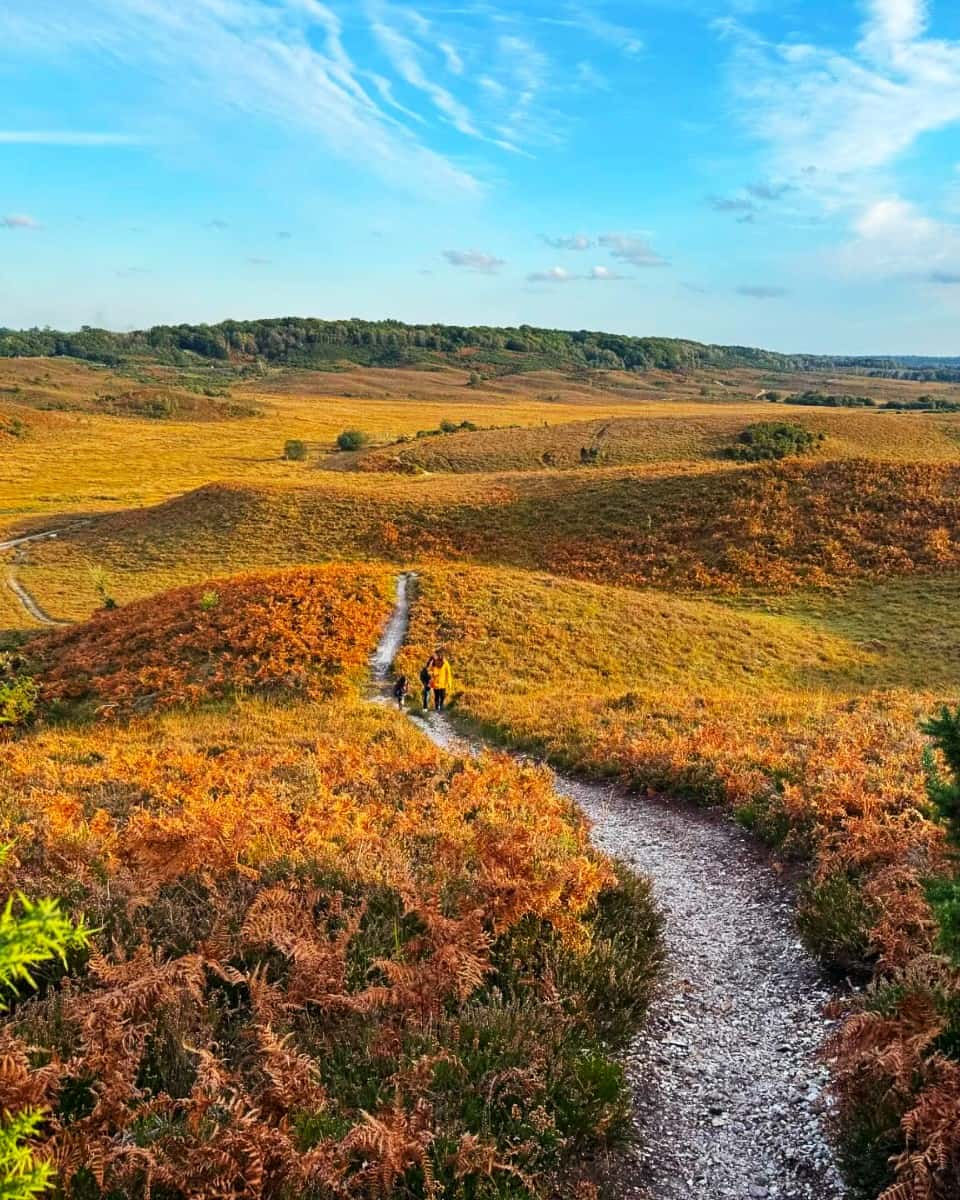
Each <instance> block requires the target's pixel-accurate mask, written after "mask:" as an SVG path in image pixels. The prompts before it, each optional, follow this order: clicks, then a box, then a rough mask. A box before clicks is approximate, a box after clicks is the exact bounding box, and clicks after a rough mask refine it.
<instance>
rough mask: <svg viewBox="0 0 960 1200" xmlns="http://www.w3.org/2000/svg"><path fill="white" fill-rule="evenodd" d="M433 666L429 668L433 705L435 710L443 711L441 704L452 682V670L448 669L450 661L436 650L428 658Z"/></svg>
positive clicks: (442, 704) (441, 652)
mask: <svg viewBox="0 0 960 1200" xmlns="http://www.w3.org/2000/svg"><path fill="white" fill-rule="evenodd" d="M430 661H431V662H432V663H433V666H432V667H431V668H430V686H431V687H432V688H433V707H434V708H435V709H436V711H437V712H443V706H444V703H445V702H446V699H447V692H448V691H449V690H450V688H451V686H452V684H453V672H452V671H451V670H450V661H449V659H447V658H445V657H444V653H443V651H442V650H438V651H437V652H436V654H434V656H433V658H432V659H431V660H430Z"/></svg>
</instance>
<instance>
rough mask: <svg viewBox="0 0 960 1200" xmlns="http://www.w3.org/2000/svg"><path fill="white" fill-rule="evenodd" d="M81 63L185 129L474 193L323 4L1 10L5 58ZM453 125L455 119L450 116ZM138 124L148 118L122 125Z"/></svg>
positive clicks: (151, 0)
mask: <svg viewBox="0 0 960 1200" xmlns="http://www.w3.org/2000/svg"><path fill="white" fill-rule="evenodd" d="M27 55H29V56H30V57H31V58H32V59H35V60H44V59H46V60H50V61H53V62H57V61H60V60H63V59H66V58H71V59H73V60H74V61H76V60H78V59H80V58H81V57H84V58H86V59H87V60H88V61H89V62H90V63H91V64H97V65H99V66H100V67H102V68H103V69H112V68H115V67H119V68H120V69H123V70H128V71H136V72H137V73H139V74H141V75H143V76H144V77H146V78H148V79H151V80H152V81H153V82H154V83H155V84H156V83H159V84H160V85H161V86H162V88H163V91H164V94H165V95H166V96H167V97H168V98H169V102H170V106H171V108H176V107H178V106H179V107H181V108H182V109H183V112H184V118H185V119H187V118H189V121H190V124H191V126H192V127H193V126H196V125H197V124H198V123H202V121H203V119H204V114H211V115H212V116H213V117H214V119H219V118H222V117H223V116H224V115H225V114H230V115H232V116H236V115H237V114H242V115H244V116H245V117H247V118H253V119H259V120H261V121H263V122H266V123H269V124H272V125H274V126H279V127H285V128H286V129H288V130H297V131H300V132H303V133H306V134H308V135H312V136H313V137H315V138H317V139H319V141H320V143H321V145H322V146H323V147H325V148H326V149H327V150H328V151H331V152H332V153H334V154H336V155H337V156H339V157H341V158H343V159H347V160H351V161H353V162H356V163H359V164H361V165H363V166H364V167H366V168H368V169H371V170H373V171H375V172H376V173H378V174H379V175H381V176H384V177H386V178H388V179H389V180H390V181H392V182H394V183H397V184H399V185H400V186H403V187H406V188H411V187H413V188H416V189H420V190H430V191H434V190H436V189H442V190H444V191H446V192H450V191H460V192H463V191H476V190H477V189H478V186H479V185H478V182H477V180H476V179H475V178H474V177H473V176H472V175H471V174H469V173H468V172H467V171H465V170H464V169H463V168H462V167H460V166H459V165H457V164H456V163H455V162H453V161H452V160H451V159H449V158H448V157H446V156H445V155H443V154H441V153H439V152H437V151H436V150H434V149H432V148H431V147H430V146H428V145H427V144H425V143H424V141H423V140H422V139H421V137H420V136H419V135H418V134H417V133H416V131H414V130H413V129H412V128H411V123H410V121H409V118H404V114H403V113H398V112H397V111H396V110H394V109H391V108H390V106H389V104H388V103H387V102H386V101H385V99H384V96H383V93H382V91H381V93H380V95H379V96H378V95H377V89H376V87H375V86H374V87H372V88H370V87H368V86H367V76H366V75H365V74H364V72H363V71H362V70H361V69H360V67H359V66H358V64H357V62H356V61H355V58H354V57H353V56H352V55H351V53H350V52H348V50H347V48H346V45H345V41H344V36H343V27H342V24H341V21H340V18H339V17H338V16H337V14H336V13H335V12H334V11H333V9H332V8H331V7H330V6H329V5H327V4H324V3H321V2H320V0H285V2H284V3H274V2H273V0H195V2H194V3H192V4H191V5H190V6H189V8H187V7H185V6H183V5H180V4H171V3H169V2H168V0H75V2H74V3H73V5H72V6H71V13H70V20H69V21H65V20H64V19H63V3H62V0H33V2H32V3H31V4H30V5H29V7H27V6H23V5H0V62H2V61H3V58H4V57H5V56H11V57H12V56H16V57H17V59H18V60H25V57H26V56H27ZM453 111H454V114H455V113H456V110H455V109H454V110H453ZM135 117H138V118H140V119H142V120H143V121H144V122H145V123H146V122H148V121H149V120H150V117H151V110H150V109H149V108H147V107H145V108H144V110H143V111H142V112H140V113H134V112H132V113H131V120H132V119H134V118H135Z"/></svg>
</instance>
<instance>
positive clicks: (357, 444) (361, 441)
mask: <svg viewBox="0 0 960 1200" xmlns="http://www.w3.org/2000/svg"><path fill="white" fill-rule="evenodd" d="M369 442H370V435H369V434H368V433H364V432H363V431H362V430H360V429H345V430H344V431H343V433H340V434H338V435H337V446H338V447H339V449H341V450H362V449H363V447H364V446H366V445H368V444H369Z"/></svg>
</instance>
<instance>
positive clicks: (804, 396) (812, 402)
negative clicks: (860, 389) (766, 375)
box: [767, 392, 877, 408]
mask: <svg viewBox="0 0 960 1200" xmlns="http://www.w3.org/2000/svg"><path fill="white" fill-rule="evenodd" d="M773 395H776V396H777V399H779V398H780V397H779V395H778V394H777V393H770V392H768V393H767V398H768V399H771V398H772V396H773ZM784 403H786V404H800V405H806V406H808V407H813V408H875V407H876V404H877V402H876V400H874V399H873V398H872V397H871V396H852V395H849V394H845V393H841V394H834V393H825V392H800V393H799V394H798V395H795V396H787V397H786V400H785V401H784Z"/></svg>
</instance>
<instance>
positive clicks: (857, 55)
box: [718, 0, 960, 197]
mask: <svg viewBox="0 0 960 1200" xmlns="http://www.w3.org/2000/svg"><path fill="white" fill-rule="evenodd" d="M860 6H861V9H862V13H863V18H862V25H861V29H860V34H859V39H858V41H857V42H856V44H855V45H853V46H851V48H850V49H849V51H848V52H847V53H839V52H837V51H836V50H834V49H832V48H830V47H826V46H818V45H816V44H810V43H804V42H797V41H790V42H781V43H773V42H769V41H766V40H764V39H763V38H761V37H759V36H757V35H756V34H755V33H753V32H752V31H750V30H749V29H747V28H745V27H744V26H743V25H740V24H738V23H736V22H732V21H726V22H723V23H720V24H718V28H719V29H720V30H721V32H722V33H724V34H725V36H726V37H727V38H729V39H730V41H731V42H732V44H733V46H734V50H735V53H734V62H733V71H732V79H733V88H734V91H735V94H736V95H737V97H738V99H739V101H740V116H741V119H742V120H743V122H744V124H745V125H746V127H747V129H748V130H749V131H750V132H751V133H753V134H754V135H755V136H756V137H757V138H758V139H760V140H761V141H763V142H764V143H765V144H766V145H767V147H768V150H769V154H770V159H771V164H772V167H773V173H774V175H775V176H776V177H778V178H780V179H784V180H792V181H796V180H797V179H798V178H801V179H802V180H803V182H804V184H805V186H806V187H807V188H808V189H813V190H817V191H821V192H823V191H825V190H827V191H828V190H836V191H837V192H838V193H839V194H840V196H841V197H842V196H844V195H849V193H850V192H851V190H855V181H856V178H857V177H862V176H863V175H864V174H865V173H870V172H876V171H879V170H882V169H884V168H886V167H888V166H889V165H890V164H892V163H893V162H894V161H895V160H896V159H897V158H898V157H899V156H901V155H902V154H903V153H904V152H905V151H907V150H909V149H910V147H912V146H913V145H914V144H915V143H916V141H917V139H918V138H919V137H920V136H921V135H923V134H926V133H931V132H933V131H936V130H940V129H945V128H947V127H948V126H950V125H953V124H955V123H956V122H958V121H960V41H948V40H945V39H938V38H933V37H929V36H927V34H928V29H929V16H930V8H929V6H928V4H927V3H926V0H861V5H860ZM811 168H814V169H813V170H811Z"/></svg>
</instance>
